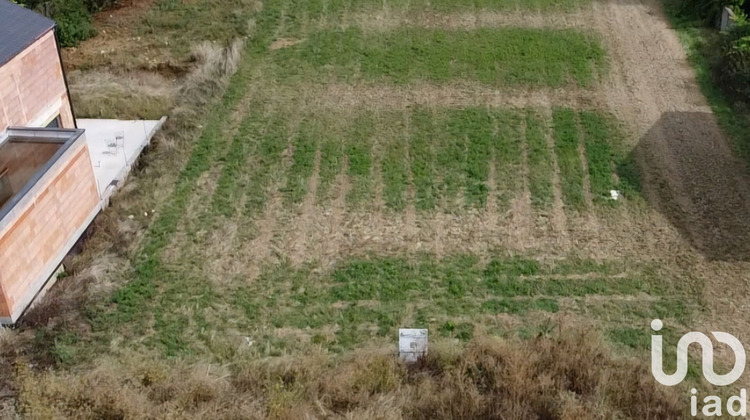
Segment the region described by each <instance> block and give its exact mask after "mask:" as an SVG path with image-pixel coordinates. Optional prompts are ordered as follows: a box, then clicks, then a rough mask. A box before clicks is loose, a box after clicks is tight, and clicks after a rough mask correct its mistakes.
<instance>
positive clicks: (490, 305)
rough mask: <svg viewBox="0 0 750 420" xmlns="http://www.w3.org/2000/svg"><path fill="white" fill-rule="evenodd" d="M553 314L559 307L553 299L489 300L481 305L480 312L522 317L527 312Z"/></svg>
mask: <svg viewBox="0 0 750 420" xmlns="http://www.w3.org/2000/svg"><path fill="white" fill-rule="evenodd" d="M533 310H536V311H544V312H551V313H555V312H557V311H559V310H560V305H558V303H557V301H556V300H554V299H547V298H539V299H491V300H488V301H486V302H484V303H482V311H484V312H488V313H492V314H501V313H502V314H514V315H523V314H525V313H526V312H528V311H533Z"/></svg>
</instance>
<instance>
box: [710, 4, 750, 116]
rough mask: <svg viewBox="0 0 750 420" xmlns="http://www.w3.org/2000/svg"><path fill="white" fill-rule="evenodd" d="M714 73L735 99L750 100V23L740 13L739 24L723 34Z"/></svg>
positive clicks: (721, 85)
mask: <svg viewBox="0 0 750 420" xmlns="http://www.w3.org/2000/svg"><path fill="white" fill-rule="evenodd" d="M714 75H715V78H716V81H717V82H718V84H719V86H720V87H721V88H722V89H723V90H724V91H725V92H726V93H727V94H728V95H729V96H731V97H732V98H733V99H735V100H742V101H745V102H750V24H748V23H747V22H746V20H745V18H744V15H740V19H739V20H738V24H737V26H735V27H734V28H732V29H730V30H729V31H727V32H726V33H724V34H722V42H721V54H720V59H719V60H718V62H717V64H716V67H715V68H714Z"/></svg>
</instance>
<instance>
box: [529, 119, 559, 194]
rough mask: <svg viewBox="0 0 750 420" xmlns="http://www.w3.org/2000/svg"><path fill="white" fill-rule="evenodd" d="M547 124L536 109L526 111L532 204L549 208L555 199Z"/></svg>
mask: <svg viewBox="0 0 750 420" xmlns="http://www.w3.org/2000/svg"><path fill="white" fill-rule="evenodd" d="M546 132H547V125H546V124H545V123H544V120H542V118H541V117H540V116H539V115H538V114H537V113H536V112H534V111H531V110H529V111H526V147H527V156H528V162H529V191H530V192H531V204H532V205H533V206H534V207H535V208H538V209H547V208H549V207H550V206H551V205H552V202H553V201H554V194H553V187H552V175H553V173H554V168H553V166H552V155H551V154H550V151H549V147H548V145H547V139H546Z"/></svg>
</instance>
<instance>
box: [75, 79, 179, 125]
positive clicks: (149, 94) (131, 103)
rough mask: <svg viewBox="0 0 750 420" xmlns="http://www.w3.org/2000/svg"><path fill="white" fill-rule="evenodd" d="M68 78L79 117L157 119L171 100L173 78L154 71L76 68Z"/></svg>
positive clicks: (167, 109) (165, 110) (169, 105)
mask: <svg viewBox="0 0 750 420" xmlns="http://www.w3.org/2000/svg"><path fill="white" fill-rule="evenodd" d="M68 82H69V85H70V93H71V98H72V100H73V103H74V104H75V112H76V116H77V117H78V118H119V119H159V118H161V116H162V115H165V114H166V113H167V112H168V111H169V109H170V108H171V107H172V106H173V102H174V85H175V81H174V80H169V79H167V78H165V77H163V76H161V75H159V74H157V73H151V72H145V71H135V72H128V73H124V74H115V73H112V72H110V71H107V70H93V71H80V70H76V71H72V72H70V73H69V75H68Z"/></svg>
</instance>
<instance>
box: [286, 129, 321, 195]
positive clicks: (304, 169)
mask: <svg viewBox="0 0 750 420" xmlns="http://www.w3.org/2000/svg"><path fill="white" fill-rule="evenodd" d="M322 132H323V127H322V126H321V124H320V121H319V120H314V119H307V120H304V121H303V122H302V123H301V124H300V127H299V131H298V132H297V135H296V136H295V137H294V140H293V141H292V147H293V148H294V155H293V158H292V159H293V160H292V166H291V167H290V168H289V171H287V174H286V175H287V184H286V187H284V188H283V189H282V192H283V193H284V196H285V201H286V203H287V204H298V203H301V202H302V200H303V199H304V198H305V195H306V194H307V193H308V181H309V179H310V177H311V176H312V175H313V171H314V170H315V154H316V152H317V150H318V139H319V138H320V137H321V136H322Z"/></svg>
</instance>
